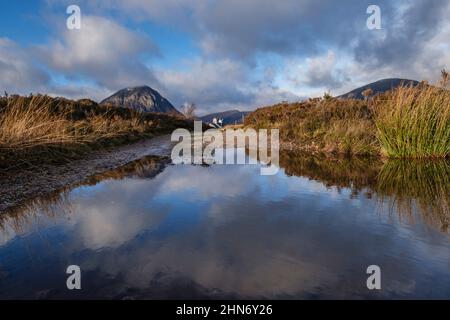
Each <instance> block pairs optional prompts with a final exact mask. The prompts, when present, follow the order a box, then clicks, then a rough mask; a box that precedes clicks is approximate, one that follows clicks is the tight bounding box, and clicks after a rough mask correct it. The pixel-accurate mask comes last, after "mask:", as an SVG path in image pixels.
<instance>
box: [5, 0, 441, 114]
mask: <svg viewBox="0 0 450 320" xmlns="http://www.w3.org/2000/svg"><path fill="white" fill-rule="evenodd" d="M0 4H1V10H0V75H1V76H0V90H1V91H2V92H3V91H8V92H10V93H20V94H28V93H30V92H41V93H48V94H51V95H60V96H66V97H69V98H84V97H87V98H91V99H94V100H97V101H100V100H102V99H103V98H106V97H107V96H108V95H110V94H112V93H113V92H115V91H117V90H119V89H121V88H124V87H129V86H135V85H149V86H151V87H153V88H155V89H156V90H158V91H160V92H161V93H162V94H163V95H164V96H166V97H167V98H168V99H169V100H170V101H171V102H172V103H173V104H174V105H175V106H176V107H179V106H180V105H182V104H183V103H185V102H194V103H196V104H197V106H198V108H199V111H200V113H207V112H210V111H219V110H226V109H232V108H237V109H241V110H251V109H254V108H257V107H260V106H264V105H269V104H272V103H276V102H279V101H282V100H288V101H296V100H300V99H303V98H305V97H310V96H320V95H322V94H323V92H325V91H331V93H332V94H340V93H344V92H346V91H349V90H351V89H353V88H354V87H356V86H358V85H362V84H366V83H368V82H372V81H376V80H379V79H382V78H389V77H402V78H410V79H417V80H422V79H425V80H429V81H434V80H436V79H437V77H438V76H439V73H440V70H441V69H442V68H449V65H450V56H449V55H450V54H449V52H450V48H449V41H450V40H449V39H450V22H449V21H450V20H449V19H448V16H449V14H450V2H449V1H446V0H399V1H395V2H393V1H388V0H380V1H373V0H344V1H339V2H337V1H332V0H314V1H313V0H281V1H279V2H276V3H275V2H273V1H269V0H245V1H238V0H129V1H126V2H125V1H119V0H102V1H100V0H79V1H75V0H71V1H66V0H45V1H44V0H42V1H14V2H12V1H6V0H0ZM71 4H76V5H78V6H79V7H80V9H81V29H80V30H68V29H67V28H66V19H67V18H68V15H67V14H66V8H67V6H68V5H71ZM370 4H376V5H378V6H379V7H380V9H381V22H382V28H381V30H369V29H368V28H367V26H366V20H367V18H368V17H369V15H368V14H367V12H366V9H367V7H368V6H369V5H370Z"/></svg>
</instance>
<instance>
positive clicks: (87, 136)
mask: <svg viewBox="0 0 450 320" xmlns="http://www.w3.org/2000/svg"><path fill="white" fill-rule="evenodd" d="M190 126H192V124H190V123H189V122H188V121H186V120H185V119H182V118H181V117H176V116H172V115H166V114H152V113H140V112H136V111H133V110H129V109H123V108H115V107H104V106H100V105H98V104H97V103H95V102H93V101H90V100H80V101H72V100H67V99H62V98H52V97H48V96H41V95H38V96H30V97H20V96H14V97H9V98H1V99H0V160H1V161H6V160H9V161H11V160H14V159H18V160H20V159H25V158H30V159H32V158H33V156H36V155H39V156H40V159H41V160H42V158H45V157H48V158H57V157H58V156H61V155H63V156H67V155H70V154H79V153H82V152H84V151H86V150H88V149H90V148H92V147H95V146H99V145H106V144H119V143H124V142H128V141H134V140H136V139H139V138H142V137H149V136H153V135H158V134H163V133H170V132H171V131H172V130H174V129H176V128H178V127H190Z"/></svg>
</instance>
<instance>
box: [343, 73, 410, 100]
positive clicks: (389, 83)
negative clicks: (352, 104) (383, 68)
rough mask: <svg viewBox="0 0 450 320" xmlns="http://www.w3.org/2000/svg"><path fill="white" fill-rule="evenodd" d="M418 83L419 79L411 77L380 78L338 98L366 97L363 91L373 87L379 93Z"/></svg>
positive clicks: (374, 93) (374, 91) (375, 92)
mask: <svg viewBox="0 0 450 320" xmlns="http://www.w3.org/2000/svg"><path fill="white" fill-rule="evenodd" d="M418 84H419V82H418V81H415V80H409V79H396V78H395V79H383V80H379V81H376V82H373V83H370V84H368V85H365V86H363V87H360V88H357V89H355V90H353V91H350V92H348V93H346V94H343V95H341V96H339V97H338V98H342V99H364V96H363V95H362V93H363V92H364V91H365V90H367V89H372V91H373V95H377V94H380V93H384V92H386V91H389V90H392V89H394V88H397V87H400V86H409V85H413V86H414V87H415V86H417V85H418Z"/></svg>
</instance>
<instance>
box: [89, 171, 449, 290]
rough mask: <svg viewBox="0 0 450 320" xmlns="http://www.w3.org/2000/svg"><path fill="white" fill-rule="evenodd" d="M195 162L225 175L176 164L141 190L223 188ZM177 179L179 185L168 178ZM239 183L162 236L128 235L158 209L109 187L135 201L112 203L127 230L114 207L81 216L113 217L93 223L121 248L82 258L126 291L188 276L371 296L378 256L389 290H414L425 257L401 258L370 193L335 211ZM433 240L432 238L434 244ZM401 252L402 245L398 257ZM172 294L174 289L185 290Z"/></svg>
mask: <svg viewBox="0 0 450 320" xmlns="http://www.w3.org/2000/svg"><path fill="white" fill-rule="evenodd" d="M202 170H203V171H202ZM216 170H218V171H219V172H217V171H216ZM198 171H200V172H202V173H201V174H202V180H201V181H205V182H206V181H212V178H216V179H217V177H219V176H220V169H219V168H210V169H209V170H208V169H206V170H205V168H201V167H172V168H169V169H168V170H167V171H165V172H164V173H163V174H161V175H160V176H158V178H156V179H155V180H152V181H147V183H148V187H145V188H143V190H151V193H148V192H147V193H145V195H146V197H147V198H145V200H142V201H147V199H153V200H157V199H158V198H159V197H165V198H167V197H173V199H178V201H181V202H182V203H183V202H186V201H187V202H190V201H192V197H191V195H190V194H188V195H186V196H182V195H181V194H183V193H184V192H185V191H186V190H189V191H190V192H189V193H191V192H192V193H199V194H200V195H208V196H214V197H220V195H221V194H220V192H219V191H210V189H214V183H210V184H206V185H201V184H196V183H194V185H192V183H191V181H192V179H193V177H194V176H195V175H196V174H197V172H198ZM191 174H192V176H191ZM209 174H211V176H208V175H209ZM180 177H182V178H180ZM160 179H162V181H160ZM255 179H256V180H258V179H259V178H255ZM294 179H295V178H294ZM242 181H243V180H242ZM152 185H157V186H158V187H159V188H158V189H156V188H153V186H152ZM174 185H175V186H176V188H173V189H171V188H169V187H167V186H174ZM142 187H144V185H142ZM240 187H241V188H242V190H244V191H245V192H241V193H240V194H234V192H231V194H228V193H227V189H225V190H224V194H223V197H224V198H226V197H229V196H233V201H223V202H222V201H220V198H219V199H218V200H217V201H213V202H210V203H208V207H207V209H206V211H205V212H203V215H202V217H203V218H202V219H201V220H200V221H198V222H197V223H196V224H194V225H192V224H188V225H187V226H184V227H183V226H182V227H181V229H176V232H170V231H169V232H168V233H167V234H165V235H164V236H162V237H155V236H152V235H151V233H150V234H148V233H146V234H147V236H144V237H139V238H134V240H131V241H130V238H131V237H132V235H133V234H134V235H135V236H136V235H137V234H139V233H140V231H143V230H145V231H147V230H155V226H154V222H155V221H154V220H148V221H147V220H145V219H144V217H146V215H152V210H148V211H147V212H146V213H145V212H142V213H137V212H138V211H134V210H135V209H133V207H134V206H133V205H132V206H131V209H130V203H136V202H138V203H139V200H137V198H136V199H135V198H134V196H133V197H130V198H127V196H122V197H120V196H119V195H117V198H116V197H115V193H111V191H108V192H106V194H105V197H106V196H111V195H112V196H114V198H115V199H117V200H118V201H124V200H126V201H128V202H127V204H126V205H124V207H123V208H122V207H118V210H117V211H122V213H113V216H112V220H111V221H114V222H111V223H112V224H114V223H117V225H118V227H121V226H124V227H125V229H126V231H125V232H124V234H125V236H123V235H121V232H120V231H119V230H116V231H115V232H111V229H114V226H113V227H111V229H109V228H110V227H109V221H108V215H109V213H108V210H102V211H99V210H98V206H94V207H95V208H97V209H96V210H97V211H95V215H99V216H102V215H104V218H103V217H100V218H98V220H96V219H94V222H92V221H91V220H90V219H86V220H84V219H83V220H82V221H83V223H85V224H91V223H94V224H96V223H100V224H102V223H103V219H106V222H105V223H107V226H108V227H107V228H105V229H102V228H98V229H97V228H92V229H89V230H90V231H91V232H93V233H95V232H106V234H107V236H106V238H107V240H108V241H109V242H111V238H110V237H113V238H114V241H115V244H116V248H117V249H116V250H112V251H111V250H106V251H102V252H99V253H97V254H96V255H95V256H94V255H89V256H85V259H86V260H85V261H84V262H83V264H86V265H87V266H88V267H89V269H90V270H97V271H100V273H102V274H104V276H105V277H106V278H107V279H116V280H117V281H119V280H118V279H120V283H121V284H120V286H117V285H115V287H114V288H112V287H111V290H112V291H115V294H116V295H119V296H120V295H121V294H123V295H124V294H125V292H124V291H123V290H124V289H123V288H130V287H131V288H135V290H137V291H133V292H134V294H135V295H137V296H141V295H144V296H145V292H147V291H148V290H149V288H150V287H153V289H154V290H155V288H157V287H158V286H170V284H169V283H171V282H174V283H176V282H178V281H180V279H181V278H182V279H189V280H190V281H191V282H192V283H194V284H196V285H198V286H199V287H201V288H206V289H209V290H213V289H216V290H218V291H219V292H223V293H225V294H229V295H230V296H241V297H277V296H279V297H291V296H292V297H294V296H295V297H308V296H311V297H313V296H315V295H317V296H321V297H349V296H353V297H362V296H369V293H368V292H367V290H366V288H365V286H364V284H365V279H366V274H365V268H366V267H367V266H368V265H369V264H370V263H373V262H376V263H377V264H379V265H381V266H382V268H383V272H384V273H383V275H384V277H385V279H390V278H391V279H392V281H391V282H389V281H386V284H385V286H384V292H383V295H384V296H390V295H394V296H395V295H396V294H408V293H411V294H413V293H417V292H416V289H417V285H416V283H414V282H411V279H414V278H415V273H416V272H417V269H420V267H419V266H418V265H416V264H415V263H413V262H411V261H409V262H408V264H407V265H404V264H403V261H404V260H403V259H404V257H402V254H405V253H411V254H412V252H411V250H412V248H411V247H410V244H409V242H402V241H398V237H397V235H398V228H401V227H400V226H399V225H388V224H386V225H384V226H383V227H382V229H381V230H382V231H381V230H380V225H379V223H376V222H377V220H378V219H379V217H377V216H376V215H374V214H373V210H374V207H373V203H371V202H370V200H367V199H364V198H361V199H359V200H360V201H358V202H355V201H354V199H348V198H347V199H344V198H342V199H341V200H340V201H342V203H341V204H340V205H339V206H335V207H334V208H333V212H330V210H329V203H328V201H329V200H326V201H323V202H322V201H299V200H300V199H302V197H303V196H304V195H299V194H294V195H292V194H291V195H289V194H288V193H286V196H284V197H282V198H280V199H279V201H273V200H272V199H270V198H266V197H263V196H262V192H264V191H262V190H261V189H259V188H258V187H257V183H254V180H253V179H252V178H251V177H250V180H246V182H245V183H240ZM119 189H120V190H122V188H119ZM219 190H220V189H219ZM142 192H144V191H142ZM143 194H144V193H141V196H143ZM197 196H199V195H197ZM139 197H140V196H138V198H139ZM96 199H97V200H100V202H101V203H103V201H107V200H105V199H104V198H103V197H100V198H99V197H98V195H97V197H96ZM359 207H362V208H363V209H364V210H365V212H361V210H360V209H359ZM86 210H88V211H89V209H88V208H87V209H86ZM170 210H171V209H170V208H168V211H170ZM185 210H186V212H184V213H183V214H184V215H185V216H186V220H189V216H190V212H189V207H186V209H185ZM88 211H86V212H88ZM158 211H159V209H158ZM102 212H103V213H102ZM123 212H125V213H123ZM130 212H131V214H132V215H133V214H135V216H134V217H133V216H131V218H130V221H131V222H130V223H129V225H127V222H126V220H124V219H127V215H128V214H129V213H130ZM133 212H135V213H133ZM170 214H171V213H167V215H166V216H165V218H166V219H168V218H169V216H170ZM138 221H139V223H137V222H138ZM158 222H161V221H160V220H158ZM116 227H117V226H116ZM82 230H83V231H84V229H82ZM99 230H100V231H99ZM130 230H131V232H130ZM414 232H415V236H416V237H417V235H418V234H420V233H421V232H420V230H415V231H414ZM83 238H84V239H85V240H86V239H87V240H91V241H93V243H91V244H88V243H85V244H84V245H86V246H87V247H89V248H93V249H94V248H98V247H99V243H100V242H99V241H98V240H97V238H95V237H85V236H83ZM362 239H363V240H362ZM108 241H104V242H108ZM120 241H123V243H125V241H126V242H127V245H126V247H122V248H120V247H119V243H120ZM427 248H428V249H430V248H433V244H429V245H428V246H427ZM425 251H426V250H425ZM399 253H402V254H400V256H398V257H396V256H397V255H398V254H399ZM424 256H426V257H427V259H429V260H431V261H433V260H434V262H440V261H442V259H443V257H442V256H439V255H436V256H434V257H430V256H429V253H427V252H424ZM431 264H432V263H431ZM163 275H164V276H163ZM422 280H423V281H426V279H422ZM420 281H421V280H418V282H419V285H420ZM355 283H361V284H362V285H361V286H357V285H355ZM441 289H442V288H441ZM438 290H439V288H438ZM442 290H444V289H442ZM153 294H157V293H155V292H153ZM171 294H172V295H175V296H176V295H177V294H178V293H177V292H172V293H171ZM417 294H419V293H417Z"/></svg>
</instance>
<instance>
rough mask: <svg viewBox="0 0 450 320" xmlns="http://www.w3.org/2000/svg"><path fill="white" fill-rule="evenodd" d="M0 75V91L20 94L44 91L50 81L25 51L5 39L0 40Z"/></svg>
mask: <svg viewBox="0 0 450 320" xmlns="http://www.w3.org/2000/svg"><path fill="white" fill-rule="evenodd" d="M0 75H1V76H0V89H3V90H5V91H7V92H10V93H21V94H29V93H30V92H32V91H33V92H34V91H38V90H39V89H41V90H42V89H44V88H45V85H46V84H48V82H49V79H50V78H49V76H48V75H47V74H46V73H45V72H44V71H42V70H41V69H39V68H38V67H37V66H36V64H35V63H34V61H33V57H32V55H30V54H29V53H28V52H27V50H26V49H24V48H21V47H20V46H18V45H17V44H16V43H15V42H13V41H11V40H9V39H7V38H0ZM2 93H3V92H2Z"/></svg>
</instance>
